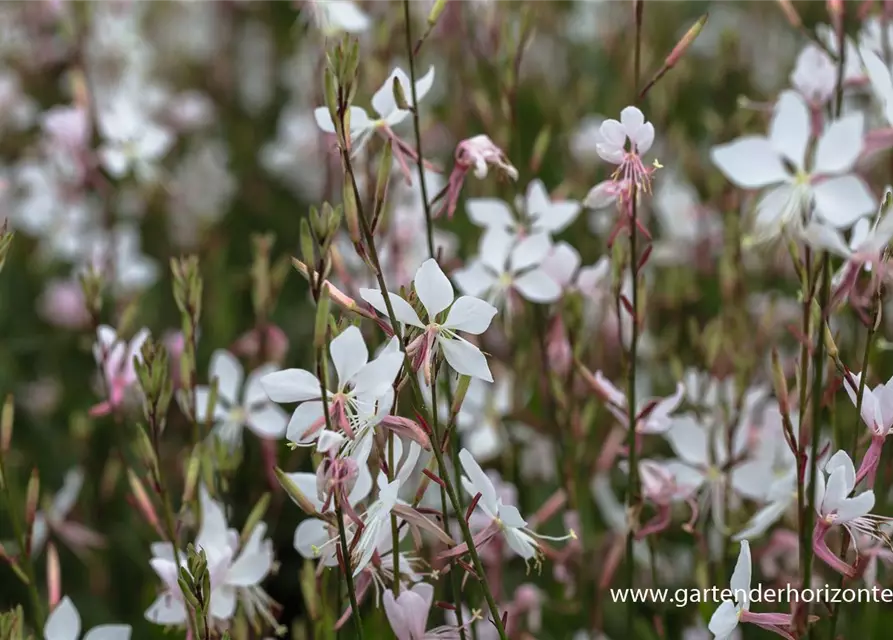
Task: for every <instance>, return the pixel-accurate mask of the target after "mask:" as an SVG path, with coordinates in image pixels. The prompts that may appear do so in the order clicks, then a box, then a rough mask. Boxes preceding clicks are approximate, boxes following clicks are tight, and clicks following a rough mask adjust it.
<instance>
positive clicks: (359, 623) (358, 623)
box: [335, 492, 363, 640]
mask: <svg viewBox="0 0 893 640" xmlns="http://www.w3.org/2000/svg"><path fill="white" fill-rule="evenodd" d="M335 514H336V516H337V517H338V537H339V538H340V540H341V555H342V558H343V562H344V580H345V582H347V596H348V597H349V598H350V610H351V611H353V615H354V627H355V628H356V630H357V638H358V639H359V640H363V620H362V619H361V618H360V606H359V605H358V604H357V590H356V587H355V586H354V583H353V574H352V573H351V570H350V549H349V548H348V546H347V534H346V533H345V530H344V510H343V509H342V508H341V498H340V497H339V495H338V493H337V492H336V493H335Z"/></svg>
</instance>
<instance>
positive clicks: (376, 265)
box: [341, 149, 508, 640]
mask: <svg viewBox="0 0 893 640" xmlns="http://www.w3.org/2000/svg"><path fill="white" fill-rule="evenodd" d="M341 154H342V163H343V166H344V170H345V171H346V172H347V175H348V177H349V178H350V180H351V183H352V187H353V190H354V195H355V196H356V202H357V208H358V216H357V217H358V218H359V221H360V228H361V230H362V233H363V238H364V240H365V243H366V249H367V251H368V252H369V259H370V260H371V262H372V266H373V269H374V271H375V279H376V281H377V283H378V287H379V289H380V290H381V292H382V298H384V302H385V308H386V310H387V315H388V319H389V320H390V322H391V327H392V328H393V330H394V335H396V336H397V337H398V338H400V346H401V349H402V350H403V356H404V363H405V364H404V369H405V371H406V376H407V378H408V379H409V382H410V385H411V386H412V388H413V391H414V393H415V396H416V401H417V402H419V406H420V407H424V402H423V400H422V398H423V397H424V396H423V395H422V393H421V388H420V386H419V381H418V379H417V377H416V376H415V375H414V374H413V369H412V363H411V360H410V358H409V356H408V355H407V354H406V346H405V345H404V344H403V340H402V332H401V331H400V323H399V321H398V320H397V316H396V314H395V313H394V307H393V305H392V304H391V296H390V292H389V290H388V287H387V283H386V282H385V279H384V273H383V271H382V269H381V261H380V260H379V258H378V251H377V249H376V248H375V239H374V238H373V236H372V230H371V228H370V227H369V221H368V220H367V219H366V216H365V213H364V208H363V206H362V199H361V198H360V193H359V189H358V188H357V181H356V176H355V175H354V172H353V166H352V163H351V159H350V153H349V152H348V151H347V150H346V149H342V150H341ZM436 412H437V409H436V408H432V409H431V410H430V411H429V412H428V413H429V417H430V418H431V424H433V423H434V418H433V416H434V415H436ZM432 445H433V446H432V447H431V448H432V449H433V451H434V457H435V458H436V459H437V465H438V469H439V471H440V477H441V479H442V480H443V482H444V484H445V485H446V487H445V488H446V492H447V497H448V498H449V500H450V505H451V506H452V508H453V511H454V512H455V513H456V515H457V519H458V521H459V527H460V528H461V529H462V537H463V539H464V540H465V543H466V544H467V545H468V552H469V555H470V556H471V560H472V565H473V566H474V570H475V571H476V572H477V573H478V575H479V576H480V577H481V588H482V589H483V591H484V597H485V599H486V601H487V605H488V607H489V609H490V614H491V615H492V617H493V624H494V625H495V626H496V631H497V632H498V633H499V638H500V640H508V636H507V635H506V632H505V625H503V624H502V619H501V618H500V616H499V607H498V606H497V605H496V600H495V599H494V598H493V594H492V592H491V591H490V586H489V585H488V584H487V581H486V580H484V579H483V578H484V567H483V564H482V563H481V559H480V556H479V555H478V553H477V549H476V548H475V546H474V536H473V535H472V533H471V529H470V528H469V526H468V523H467V522H465V519H464V518H463V517H462V511H461V506H460V503H459V499H458V498H457V496H456V491H455V489H454V486H453V482H452V480H451V478H450V476H449V473H448V472H447V467H446V464H445V462H444V457H443V452H442V451H441V450H440V446H439V443H436V442H435V443H432Z"/></svg>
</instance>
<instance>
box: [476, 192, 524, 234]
mask: <svg viewBox="0 0 893 640" xmlns="http://www.w3.org/2000/svg"><path fill="white" fill-rule="evenodd" d="M465 211H466V212H468V219H469V220H471V221H472V222H473V223H474V224H476V225H477V226H479V227H484V228H485V229H489V228H491V227H500V228H504V229H511V228H513V227H514V226H515V217H514V215H513V214H512V210H511V208H510V207H509V205H508V204H507V203H505V202H503V201H502V200H499V199H497V198H469V199H468V200H467V201H466V203H465Z"/></svg>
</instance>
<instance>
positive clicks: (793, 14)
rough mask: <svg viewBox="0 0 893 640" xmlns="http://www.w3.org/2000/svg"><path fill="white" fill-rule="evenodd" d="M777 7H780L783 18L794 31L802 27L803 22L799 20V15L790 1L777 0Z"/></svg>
mask: <svg viewBox="0 0 893 640" xmlns="http://www.w3.org/2000/svg"><path fill="white" fill-rule="evenodd" d="M777 1H778V6H780V7H781V10H782V11H783V12H784V16H785V18H787V19H788V23H789V24H790V25H791V26H792V27H794V28H795V29H799V28H800V27H801V26H803V20H801V19H800V14H798V13H797V10H796V9H795V8H794V4H793V3H792V2H791V0H777Z"/></svg>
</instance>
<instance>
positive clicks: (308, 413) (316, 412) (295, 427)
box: [285, 400, 325, 445]
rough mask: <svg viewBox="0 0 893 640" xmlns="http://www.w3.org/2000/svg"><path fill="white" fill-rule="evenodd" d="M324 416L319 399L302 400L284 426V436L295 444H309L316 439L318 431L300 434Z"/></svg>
mask: <svg viewBox="0 0 893 640" xmlns="http://www.w3.org/2000/svg"><path fill="white" fill-rule="evenodd" d="M324 417H325V415H324V413H323V405H322V402H321V401H319V400H314V401H311V402H304V403H303V404H300V405H298V408H297V409H295V411H294V413H293V414H292V416H291V419H290V420H289V421H288V427H286V431H285V437H286V438H288V439H289V440H290V441H291V442H294V443H296V444H305V445H306V444H310V443H311V442H314V441H315V440H316V437H317V435H318V432H317V433H315V434H313V435H310V436H307V437H306V438H303V439H302V438H301V436H302V435H303V434H304V433H306V432H307V430H308V429H310V427H311V426H313V425H314V424H315V423H316V422H318V421H320V420H322V419H323V418H324Z"/></svg>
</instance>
